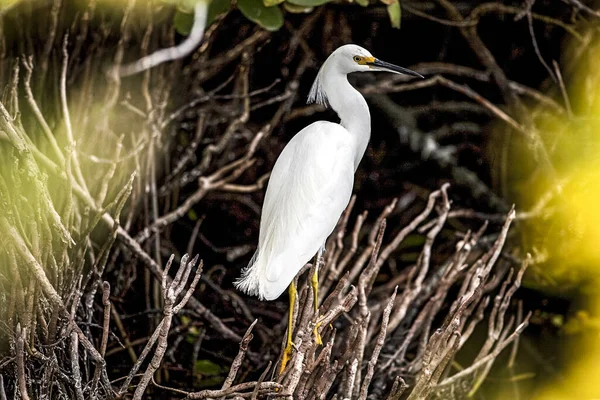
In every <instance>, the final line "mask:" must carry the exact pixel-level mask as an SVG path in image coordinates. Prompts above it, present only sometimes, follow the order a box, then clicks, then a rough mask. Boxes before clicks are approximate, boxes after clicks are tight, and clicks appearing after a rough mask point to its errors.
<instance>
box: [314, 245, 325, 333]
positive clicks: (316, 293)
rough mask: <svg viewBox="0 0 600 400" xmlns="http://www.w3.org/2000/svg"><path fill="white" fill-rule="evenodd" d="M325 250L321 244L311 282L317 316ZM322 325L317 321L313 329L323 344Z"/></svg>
mask: <svg viewBox="0 0 600 400" xmlns="http://www.w3.org/2000/svg"><path fill="white" fill-rule="evenodd" d="M324 251H325V246H321V248H320V249H319V252H318V253H317V258H316V261H315V273H314V274H313V276H312V279H311V283H312V287H313V294H314V305H315V314H316V315H317V318H318V317H319V267H320V265H321V260H322V258H323V252H324ZM320 325H321V323H320V322H317V323H316V324H315V329H314V331H313V333H314V335H315V339H316V341H317V344H318V345H321V344H323V340H322V339H321V335H320V334H319V326H320Z"/></svg>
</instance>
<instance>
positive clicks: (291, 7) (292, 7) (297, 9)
mask: <svg viewBox="0 0 600 400" xmlns="http://www.w3.org/2000/svg"><path fill="white" fill-rule="evenodd" d="M283 8H285V10H286V11H288V12H291V13H292V14H308V13H309V12H311V11H312V10H314V9H315V8H314V7H305V6H297V5H296V4H292V3H290V2H289V1H286V2H285V3H283Z"/></svg>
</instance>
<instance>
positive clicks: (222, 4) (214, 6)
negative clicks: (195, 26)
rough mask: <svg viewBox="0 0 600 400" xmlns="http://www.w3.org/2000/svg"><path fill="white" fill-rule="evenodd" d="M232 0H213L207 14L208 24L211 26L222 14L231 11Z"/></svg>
mask: <svg viewBox="0 0 600 400" xmlns="http://www.w3.org/2000/svg"><path fill="white" fill-rule="evenodd" d="M230 7H231V0H212V1H211V2H210V4H209V5H208V15H207V16H206V26H209V25H210V24H212V23H213V22H215V19H217V17H218V16H219V15H221V14H224V13H226V12H227V11H229V8H230Z"/></svg>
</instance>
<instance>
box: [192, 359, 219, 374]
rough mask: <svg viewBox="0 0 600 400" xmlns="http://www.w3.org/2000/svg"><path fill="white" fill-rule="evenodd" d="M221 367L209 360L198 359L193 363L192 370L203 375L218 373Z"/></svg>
mask: <svg viewBox="0 0 600 400" xmlns="http://www.w3.org/2000/svg"><path fill="white" fill-rule="evenodd" d="M222 371H223V368H221V366H220V365H219V364H215V363H214V362H212V361H210V360H198V361H196V364H194V372H195V373H197V374H202V375H205V376H214V375H219V374H220V373H221V372H222Z"/></svg>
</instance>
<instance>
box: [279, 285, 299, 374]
mask: <svg viewBox="0 0 600 400" xmlns="http://www.w3.org/2000/svg"><path fill="white" fill-rule="evenodd" d="M288 293H289V295H290V312H289V315H288V330H287V343H286V345H285V350H283V357H282V359H281V366H280V367H279V373H280V374H281V373H283V371H284V370H285V366H286V365H287V363H288V361H290V358H292V349H293V346H294V343H293V342H292V333H293V330H294V327H293V326H292V324H293V323H294V303H295V302H296V286H295V285H294V282H292V283H290V287H289V288H288Z"/></svg>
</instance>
